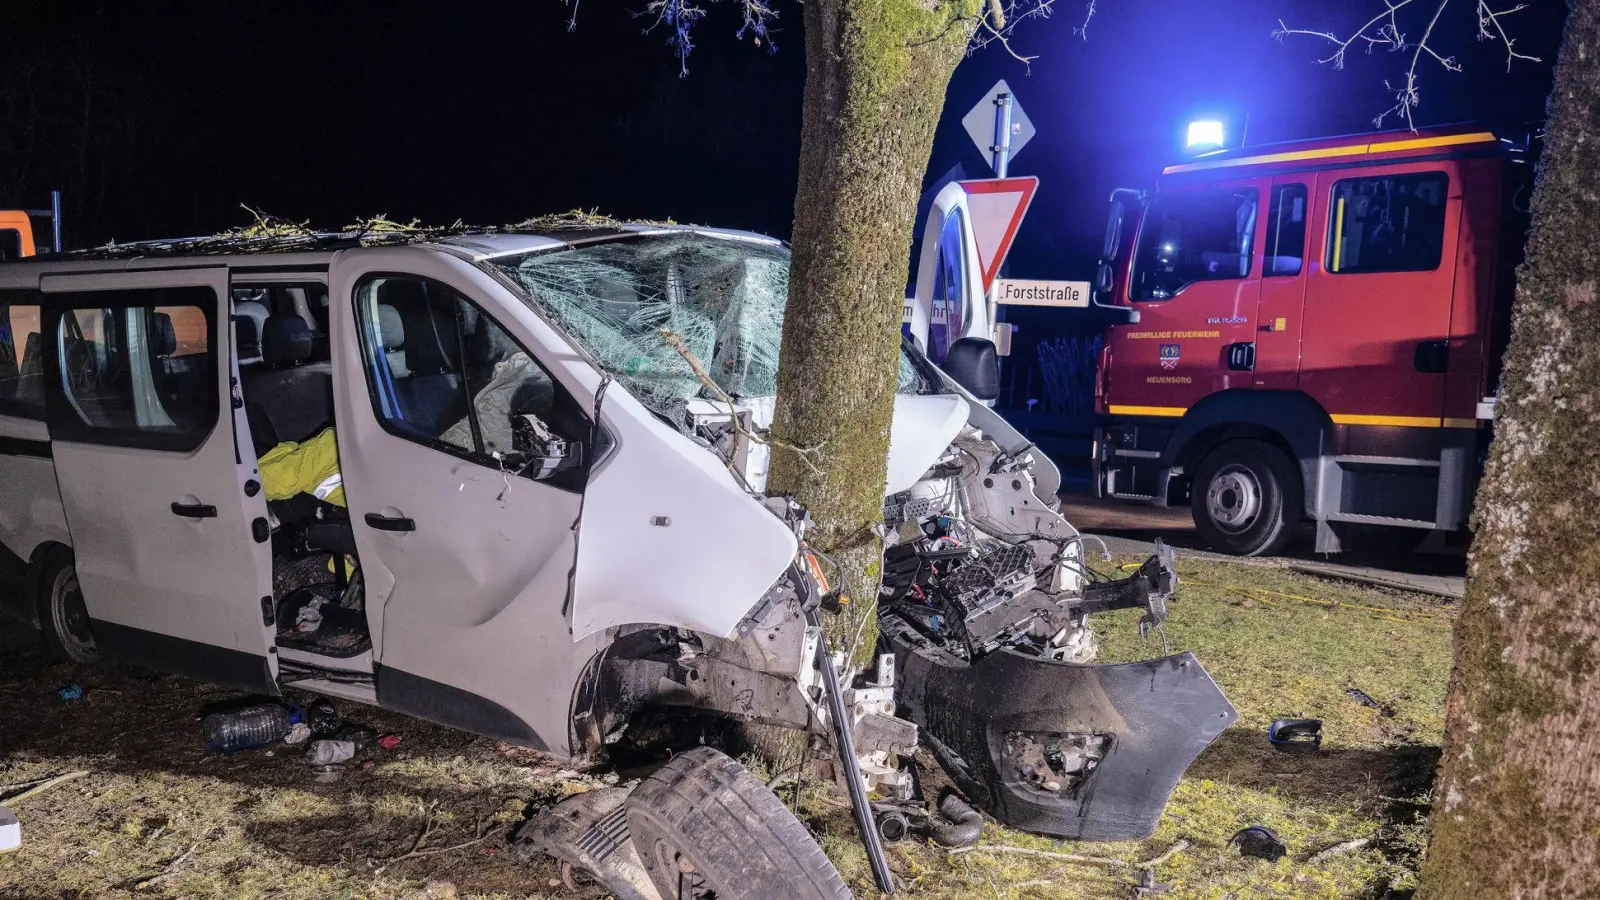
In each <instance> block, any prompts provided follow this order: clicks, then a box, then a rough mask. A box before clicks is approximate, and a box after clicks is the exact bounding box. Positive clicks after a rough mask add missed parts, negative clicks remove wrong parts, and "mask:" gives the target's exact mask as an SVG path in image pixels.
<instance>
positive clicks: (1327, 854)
mask: <svg viewBox="0 0 1600 900" xmlns="http://www.w3.org/2000/svg"><path fill="white" fill-rule="evenodd" d="M1370 843H1372V839H1371V838H1356V839H1355V840H1353V841H1341V842H1340V843H1337V844H1334V845H1333V846H1332V847H1328V848H1327V849H1324V850H1318V851H1317V852H1316V853H1313V854H1311V855H1310V856H1308V857H1306V862H1307V863H1309V864H1311V865H1317V864H1318V863H1322V862H1326V861H1328V860H1330V859H1332V858H1334V857H1335V856H1343V855H1345V854H1346V853H1353V852H1355V851H1357V850H1360V849H1361V848H1362V847H1365V846H1366V845H1368V844H1370Z"/></svg>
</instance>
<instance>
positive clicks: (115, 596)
mask: <svg viewBox="0 0 1600 900" xmlns="http://www.w3.org/2000/svg"><path fill="white" fill-rule="evenodd" d="M788 267H789V257H788V251H787V248H786V247H785V246H784V245H783V244H782V243H780V242H778V241H774V240H771V239H768V238H765V237H761V236H757V235H751V234H746V233H740V232H732V231H722V230H714V229H704V228H689V227H655V226H616V227H606V228H593V227H588V228H550V229H545V230H529V229H522V230H508V229H497V230H492V231H490V230H481V231H467V230H462V231H454V232H426V233H417V234H400V235H393V234H391V235H380V236H373V235H359V234H328V235H315V236H312V235H306V236H302V237H295V238H292V239H281V238H264V239H196V240H189V241H169V242H159V243H147V244H132V245H118V246H112V247H107V248H102V249H99V250H95V251H86V252H80V253H72V254H65V255H55V256H47V257H42V258H35V259H30V260H27V261H21V262H15V263H8V264H5V265H0V321H3V322H4V323H5V324H6V325H7V329H8V330H7V331H6V332H4V334H5V335H6V337H7V340H8V342H9V344H8V346H5V347H3V348H0V548H3V549H0V571H3V572H4V574H5V576H6V579H5V581H4V584H6V585H7V588H6V589H5V590H3V591H0V600H3V601H4V602H5V603H6V605H7V606H8V608H9V610H10V611H11V612H13V613H15V614H17V615H19V616H21V617H22V618H24V619H26V620H28V621H30V622H33V623H34V624H35V625H37V626H38V628H39V629H40V630H41V631H42V632H43V634H44V637H45V640H46V642H47V643H48V645H49V646H50V648H51V649H52V650H54V651H55V652H56V653H57V654H59V655H60V656H62V657H65V658H67V659H70V660H75V661H77V662H81V663H91V662H94V661H96V660H99V659H102V658H103V659H115V660H120V661H126V662H130V663H135V664H139V665H143V666H147V667H150V668H153V669H158V670H164V671H169V672H174V673H180V674H184V675H189V676H193V677H196V678H200V679H205V680H208V681H213V682H218V683H222V684H226V685H229V686H232V687H235V688H238V689H240V690H244V691H249V692H254V693H260V694H267V695H277V694H279V693H280V692H281V691H283V690H284V689H286V688H291V687H292V688H296V689H300V690H305V691H311V692H315V693H318V694H322V695H326V696H329V697H335V698H343V699H345V700H350V701H356V702H360V703H365V704H371V705H375V706H380V707H383V708H385V709H391V710H394V711H397V712H401V713H407V714H411V715H416V716H420V717H423V718H426V719H429V720H432V721H435V722H439V723H442V724H445V725H449V726H454V727H458V728H461V729H464V730H467V731H471V732H474V733H477V734H481V735H486V736H489V737H493V738H497V739H501V740H505V741H508V742H511V743H514V744H518V745H521V746H526V747H532V748H536V749H539V750H542V751H545V752H548V753H550V754H553V755H555V756H558V757H567V758H578V759H590V758H596V757H599V756H601V755H603V754H605V753H606V752H607V750H608V748H612V747H614V746H616V745H618V744H622V743H626V742H630V741H634V742H639V743H644V742H645V739H646V738H647V737H653V738H655V740H656V744H657V748H658V749H665V750H668V751H672V750H688V752H682V753H678V754H676V755H674V756H673V757H672V759H671V761H670V762H669V763H667V764H666V765H665V766H663V767H662V768H660V769H659V770H657V771H656V772H655V773H654V774H653V775H651V776H650V777H648V778H646V779H645V780H644V781H643V782H642V783H641V784H640V785H639V786H638V787H636V788H635V789H633V790H632V791H631V792H630V791H628V790H626V789H618V793H616V794H614V795H607V794H605V793H604V792H596V794H595V796H593V797H588V798H586V799H584V800H583V801H581V802H580V803H577V804H573V805H568V804H562V805H561V806H558V807H556V808H555V809H553V810H550V811H548V812H547V813H545V814H544V815H543V816H542V817H541V818H540V819H538V820H536V821H535V822H533V823H530V828H529V829H528V830H527V834H526V836H527V838H528V840H529V841H531V842H533V843H535V844H536V845H537V847H538V848H539V849H541V850H545V851H548V852H550V853H552V854H554V855H556V856H558V857H560V858H562V859H565V860H567V861H569V862H573V863H576V864H579V865H583V866H585V867H588V868H590V869H591V870H594V871H596V872H597V873H600V874H601V876H602V878H603V880H606V882H607V884H608V885H611V886H612V889H613V890H614V891H615V892H617V893H618V895H619V896H651V895H652V893H654V892H659V894H660V895H661V896H684V897H711V896H718V897H744V896H751V897H756V896H776V895H778V892H780V891H781V892H783V894H784V895H786V896H797V897H806V898H809V897H843V896H848V891H847V890H846V889H845V887H844V885H843V883H842V881H841V880H840V878H839V875H838V874H837V872H836V871H835V870H834V869H833V867H832V866H831V864H830V863H829V862H828V860H827V858H826V857H825V856H824V855H823V854H822V853H821V851H820V849H819V848H817V846H816V844H815V842H814V841H812V840H811V838H810V837H809V835H808V834H807V833H806V831H805V829H804V827H803V826H802V825H801V824H800V823H799V822H798V820H796V819H795V818H794V817H793V815H791V814H790V813H789V812H788V811H787V809H786V808H785V807H784V806H783V804H782V803H781V802H780V801H779V800H778V799H777V798H776V796H774V795H773V794H772V793H771V792H770V791H768V790H767V788H766V786H765V785H764V784H762V783H761V782H760V781H758V780H756V779H754V778H753V777H752V776H751V775H750V774H749V773H747V772H745V771H744V770H743V769H742V768H741V767H739V765H738V764H737V763H735V762H734V761H732V760H731V759H729V758H727V757H725V756H722V755H721V754H719V753H716V752H715V751H712V750H710V749H708V748H704V747H699V748H695V749H689V748H688V747H687V746H684V745H682V744H680V745H678V746H673V745H672V742H673V741H674V740H679V741H682V740H683V739H681V738H674V737H673V736H674V735H675V734H681V733H683V732H682V730H675V729H673V728H671V727H667V726H670V724H671V723H672V722H674V721H680V720H686V719H690V718H693V717H701V716H718V717H725V718H733V719H737V720H742V721H747V722H757V723H764V724H768V725H777V726H784V727H789V728H795V729H803V730H806V731H809V732H811V733H812V734H814V735H816V736H817V740H814V741H813V742H812V743H813V745H814V746H815V747H816V748H817V749H818V753H819V755H821V756H822V757H824V758H826V757H828V756H830V754H831V756H832V761H833V764H834V766H835V771H836V774H837V775H838V777H840V778H841V780H842V782H843V783H845V784H846V786H847V787H848V788H849V789H850V791H851V793H852V796H853V797H856V798H858V799H859V797H864V796H865V793H866V791H867V790H874V791H876V792H877V793H878V795H879V797H880V799H881V801H882V802H884V803H889V804H893V803H895V802H904V801H908V800H910V799H912V793H913V791H914V784H913V779H912V778H911V776H910V775H909V773H908V772H907V770H906V769H905V768H903V767H902V765H901V761H902V760H903V759H904V758H905V757H907V756H909V755H910V754H911V753H912V751H914V750H915V749H916V748H917V747H918V745H919V743H920V744H921V745H923V746H926V747H928V748H929V749H930V750H931V751H932V752H933V754H934V755H935V756H936V757H937V759H938V760H939V761H940V763H941V764H942V765H943V766H944V767H945V768H946V769H947V770H948V771H949V772H950V774H951V776H952V778H953V780H954V781H955V782H956V784H957V785H958V786H959V787H960V789H961V790H962V792H963V793H965V794H966V795H967V796H968V797H969V798H971V799H972V800H974V801H975V802H976V803H977V804H979V805H981V806H982V807H983V808H985V809H986V810H988V811H989V812H991V813H992V814H994V815H995V816H997V817H998V818H1000V819H1001V820H1002V821H1005V822H1008V823H1011V824H1014V825H1016V826H1018V827H1022V828H1027V829H1030V830H1034V831H1037V832H1040V833H1044V834H1053V835H1061V836H1072V837H1081V838H1088V839H1121V838H1131V837H1139V836H1142V835H1146V834H1148V833H1149V832H1150V831H1151V830H1153V828H1154V826H1155V822H1156V819H1157V817H1158V816H1159V813H1160V810H1161V807H1162V805H1163V804H1164V803H1165V801H1166V798H1167V795H1168V793H1169V792H1170V791H1171V789H1172V787H1173V785H1174V784H1175V783H1176V781H1177V778H1178V777H1179V775H1180V774H1181V773H1182V772H1183V770H1184V768H1185V767H1186V766H1187V765H1188V763H1189V762H1190V761H1191V760H1192V759H1193V757H1194V756H1195V754H1197V753H1198V752H1199V750H1200V749H1202V748H1203V747H1204V746H1205V745H1206V743H1207V742H1209V741H1210V740H1211V739H1212V738H1213V737H1215V736H1216V735H1217V734H1218V733H1219V732H1220V731H1221V730H1222V728H1223V727H1225V726H1226V725H1227V724H1228V723H1230V722H1231V721H1233V718H1234V712H1233V709H1232V707H1230V706H1229V705H1228V703H1227V701H1226V700H1225V699H1224V698H1223V696H1222V695H1221V693H1220V692H1219V691H1218V690H1217V687H1216V685H1215V684H1214V683H1213V682H1212V681H1211V679H1210V677H1209V676H1208V675H1207V674H1206V673H1205V670H1204V669H1203V668H1202V667H1201V665H1200V664H1199V662H1198V661H1197V660H1196V659H1195V658H1194V656H1193V655H1191V654H1189V653H1182V654H1178V655H1176V656H1169V657H1165V658H1161V659H1155V660H1148V661H1143V662H1136V663H1130V664H1123V665H1111V666H1096V665H1092V664H1091V663H1090V661H1091V659H1092V657H1093V636H1092V633H1091V631H1090V629H1089V625H1088V616H1089V615H1090V614H1092V613H1095V612H1099V611H1102V610H1108V609H1119V608H1140V609H1143V610H1144V620H1145V622H1146V623H1147V624H1149V625H1154V626H1159V624H1160V623H1161V622H1162V621H1163V620H1164V619H1165V618H1166V614H1167V611H1166V599H1167V597H1168V596H1170V595H1171V593H1172V590H1173V588H1174V586H1175V583H1176V579H1175V575H1174V573H1173V570H1172V565H1171V560H1170V558H1169V557H1166V556H1164V555H1158V556H1157V557H1153V558H1152V559H1151V560H1150V561H1148V562H1147V563H1146V564H1145V565H1144V566H1143V567H1142V568H1140V569H1139V570H1138V571H1137V572H1134V573H1133V574H1132V575H1130V576H1128V577H1125V578H1117V579H1112V578H1107V577H1106V576H1104V575H1101V574H1098V573H1096V572H1094V571H1092V570H1091V569H1089V568H1088V567H1086V566H1085V564H1084V557H1085V554H1084V546H1083V540H1082V538H1081V537H1080V536H1079V535H1078V534H1077V532H1076V531H1075V530H1074V529H1073V528H1072V527H1071V526H1070V525H1069V524H1068V523H1067V522H1065V521H1064V520H1063V519H1062V518H1061V517H1060V516H1059V515H1057V514H1056V513H1055V511H1054V510H1055V506H1056V504H1055V500H1054V497H1055V492H1056V489H1057V486H1058V481H1059V476H1058V475H1057V473H1056V471H1055V469H1054V467H1053V466H1052V465H1051V464H1050V462H1049V461H1048V460H1047V459H1045V458H1044V457H1043V456H1042V455H1041V454H1040V453H1038V452H1037V451H1036V450H1034V449H1033V448H1032V447H1031V445H1029V444H1028V442H1027V441H1026V440H1025V439H1023V438H1022V437H1021V436H1020V435H1019V434H1017V433H1016V432H1015V431H1014V430H1012V429H1011V428H1010V427H1009V426H1007V425H1006V424H1005V423H1004V422H1003V421H1002V420H1001V419H999V418H998V417H997V416H996V415H995V414H994V413H993V412H992V411H990V410H989V409H988V408H987V407H985V406H984V405H983V404H982V403H981V402H978V401H977V400H975V399H974V398H973V397H972V395H971V394H970V393H968V392H967V391H965V390H964V389H963V388H962V387H961V386H960V385H959V384H957V383H956V382H954V381H953V380H951V378H949V377H948V376H947V375H945V374H944V373H943V372H942V371H940V370H939V369H937V368H935V367H934V366H932V365H931V364H930V363H929V362H928V360H927V359H926V358H925V357H924V356H923V355H922V354H921V352H920V351H919V350H918V347H917V345H916V343H915V342H912V341H907V342H905V344H904V346H903V350H902V353H901V356H900V360H899V370H898V379H899V380H898V393H897V396H896V411H895V417H894V424H893V434H892V449H891V457H892V458H891V460H890V463H889V483H888V491H887V494H886V497H885V516H886V529H885V534H886V535H887V538H886V541H885V543H886V545H887V549H886V551H885V563H884V584H883V588H882V594H881V596H880V598H879V610H880V612H879V615H880V625H881V629H882V632H883V643H882V645H881V646H880V648H879V649H880V655H879V657H878V660H877V663H876V665H875V666H873V667H871V668H870V669H869V670H868V671H866V672H856V671H854V670H852V669H847V668H845V667H844V665H843V663H842V662H839V659H841V658H842V655H839V656H836V655H835V654H834V653H832V652H830V651H831V650H835V649H838V648H829V647H828V646H827V643H826V641H825V639H824V638H823V631H822V628H821V619H822V617H825V616H827V615H829V613H828V612H827V611H826V608H827V607H828V606H829V605H830V604H829V602H828V601H829V600H830V596H831V595H830V591H829V587H828V585H827V582H828V580H829V565H828V563H827V561H826V559H825V558H824V557H822V556H821V555H820V554H817V553H814V552H813V551H812V550H810V549H809V548H808V547H807V545H806V530H807V527H808V522H809V520H808V518H807V517H806V515H805V511H804V510H803V509H801V508H800V507H799V506H797V505H796V504H795V503H794V502H793V501H792V500H791V499H789V498H786V497H781V496H768V495H767V494H766V493H765V492H764V485H765V476H766V465H767V458H768V456H767V448H766V446H765V445H764V444H763V443H762V440H761V434H762V430H763V429H764V428H765V426H766V425H767V424H768V422H769V420H770V416H771V410H772V399H771V398H772V395H773V393H774V390H775V379H776V373H777V366H778V351H779V335H780V332H781V328H780V323H781V320H782V316H783V310H784V304H785V302H786V298H787V279H788ZM8 354H9V355H8ZM308 448H315V449H317V451H318V454H320V455H318V454H313V453H309V452H306V453H305V458H306V459H312V458H313V457H315V460H314V464H313V463H312V462H308V463H306V467H308V468H302V469H297V470H296V471H297V473H298V474H299V475H301V476H305V475H306V473H307V472H311V473H312V474H310V475H309V477H303V478H301V482H300V483H298V484H297V485H295V486H294V487H291V488H290V489H288V490H286V489H285V488H284V486H283V485H284V483H285V479H284V478H283V477H281V475H280V474H277V473H278V472H279V469H280V468H281V463H282V461H283V459H284V458H285V454H294V453H302V452H304V451H308ZM313 470H314V471H313ZM289 483H291V484H294V479H293V478H291V479H289ZM289 491H292V492H293V493H292V494H290V495H288V496H285V494H286V493H288V492H289ZM308 609H309V610H312V611H313V613H314V614H308V613H307V610H308ZM308 625H309V626H310V627H308ZM664 723H665V724H664ZM662 743H665V744H666V746H665V747H662V746H660V745H661V744H662ZM863 808H864V801H862V802H858V803H857V809H858V811H859V810H861V809H863ZM869 825H870V823H869ZM865 831H866V829H864V833H865ZM735 851H737V852H735ZM630 892H631V893H630Z"/></svg>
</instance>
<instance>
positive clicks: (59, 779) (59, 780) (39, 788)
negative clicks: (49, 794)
mask: <svg viewBox="0 0 1600 900" xmlns="http://www.w3.org/2000/svg"><path fill="white" fill-rule="evenodd" d="M87 774H89V772H88V770H87V769H79V770H78V771H76V772H68V773H67V774H65V775H57V776H56V777H54V778H46V779H45V780H44V781H41V782H39V783H38V784H36V785H34V786H33V787H31V788H28V789H27V790H25V791H23V792H22V793H20V794H18V795H16V796H15V797H5V796H0V800H4V801H5V802H6V803H16V802H17V801H19V800H26V799H28V798H29V797H32V796H33V795H35V794H42V793H44V792H45V791H48V790H50V789H51V788H53V787H55V786H56V785H58V784H65V783H66V782H68V781H71V780H72V779H74V778H82V777H83V776H85V775H87ZM22 784H27V782H23V783H22ZM21 786H22V785H21V784H17V785H12V786H10V787H8V788H5V789H4V790H0V795H3V794H4V793H5V791H6V790H11V789H12V788H18V787H21Z"/></svg>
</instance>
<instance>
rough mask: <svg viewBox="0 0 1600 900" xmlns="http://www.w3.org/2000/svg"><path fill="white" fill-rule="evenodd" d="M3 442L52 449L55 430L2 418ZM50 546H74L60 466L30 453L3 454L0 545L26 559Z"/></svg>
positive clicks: (29, 421) (0, 459)
mask: <svg viewBox="0 0 1600 900" xmlns="http://www.w3.org/2000/svg"><path fill="white" fill-rule="evenodd" d="M4 439H10V440H12V441H20V442H25V444H23V445H21V446H24V447H25V446H26V444H39V445H41V446H48V445H49V441H50V428H49V426H48V425H46V424H45V423H44V422H39V421H35V420H33V419H24V418H19V417H17V416H0V440H4ZM47 542H55V543H58V544H65V545H67V546H69V547H70V546H72V536H71V535H70V534H69V533H68V532H67V514H66V512H65V511H64V510H63V509H62V508H61V491H60V490H58V489H57V487H56V466H55V463H54V462H52V461H51V459H50V458H49V457H48V456H44V455H39V456H35V455H31V454H30V453H28V452H27V450H26V449H19V450H18V451H17V452H16V453H9V452H8V453H0V544H4V545H5V546H6V549H8V550H10V551H11V552H12V553H15V554H16V555H17V556H20V557H22V558H23V559H24V560H26V559H31V558H32V556H33V552H34V550H36V549H38V547H39V545H41V544H44V543H47Z"/></svg>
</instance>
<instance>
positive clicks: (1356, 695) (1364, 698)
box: [1344, 687, 1383, 709]
mask: <svg viewBox="0 0 1600 900" xmlns="http://www.w3.org/2000/svg"><path fill="white" fill-rule="evenodd" d="M1344 693H1345V696H1347V697H1349V698H1351V699H1352V700H1354V701H1356V702H1357V703H1359V704H1361V705H1362V706H1370V707H1372V708H1373V709H1382V708H1383V707H1382V706H1381V705H1379V703H1378V701H1376V700H1374V699H1372V695H1371V694H1369V693H1367V692H1366V691H1363V690H1362V689H1361V688H1354V687H1353V688H1345V689H1344Z"/></svg>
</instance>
